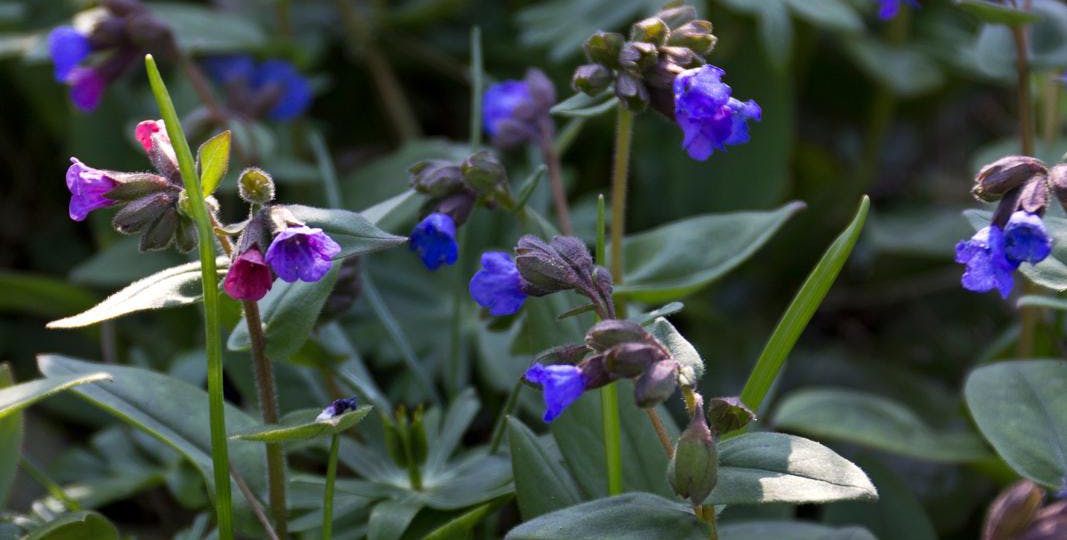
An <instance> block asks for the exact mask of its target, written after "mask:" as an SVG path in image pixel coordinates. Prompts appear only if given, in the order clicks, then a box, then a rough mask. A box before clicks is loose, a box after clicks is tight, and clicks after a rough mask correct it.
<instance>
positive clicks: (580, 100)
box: [549, 90, 619, 118]
mask: <svg viewBox="0 0 1067 540" xmlns="http://www.w3.org/2000/svg"><path fill="white" fill-rule="evenodd" d="M618 102H619V98H617V97H615V94H613V93H612V92H611V91H610V90H606V91H604V92H602V93H601V94H599V95H597V96H590V95H588V94H585V93H582V92H578V93H577V94H574V95H573V96H571V97H569V98H567V99H565V100H563V101H561V102H559V103H557V104H556V105H554V106H553V107H552V109H551V110H550V111H549V112H551V113H552V114H557V115H559V116H564V117H567V118H592V117H594V116H600V115H602V114H604V113H606V112H608V111H611V110H614V109H615V105H616V104H617V103H618Z"/></svg>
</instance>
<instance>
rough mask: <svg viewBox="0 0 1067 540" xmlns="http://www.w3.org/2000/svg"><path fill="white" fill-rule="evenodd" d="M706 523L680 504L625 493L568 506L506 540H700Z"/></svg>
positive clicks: (524, 526) (517, 530)
mask: <svg viewBox="0 0 1067 540" xmlns="http://www.w3.org/2000/svg"><path fill="white" fill-rule="evenodd" d="M707 537H708V526H707V524H705V523H704V522H702V521H700V520H699V519H697V517H696V516H695V515H693V510H692V509H691V508H689V507H687V506H686V505H683V504H681V503H678V502H675V501H672V500H669V499H665V498H663V497H660V496H658V495H653V494H651V493H642V492H637V493H626V494H623V495H616V496H614V497H608V498H603V499H596V500H593V501H589V502H587V503H583V504H579V505H577V506H569V507H567V508H564V509H562V510H557V511H555V512H552V513H551V514H545V515H542V516H540V517H537V518H535V519H532V520H530V521H527V522H526V523H523V524H522V525H519V526H518V527H515V528H514V529H512V530H511V531H509V532H508V534H507V536H506V537H505V538H506V539H507V540H549V539H552V540H556V539H559V538H568V539H570V540H594V539H602V538H611V539H613V540H646V539H649V538H670V539H676V540H698V539H699V540H703V539H705V538H707Z"/></svg>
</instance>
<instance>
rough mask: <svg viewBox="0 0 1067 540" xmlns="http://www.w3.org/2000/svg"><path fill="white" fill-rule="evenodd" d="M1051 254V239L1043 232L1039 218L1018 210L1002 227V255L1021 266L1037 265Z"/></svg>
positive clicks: (1043, 227) (1042, 224) (1043, 226)
mask: <svg viewBox="0 0 1067 540" xmlns="http://www.w3.org/2000/svg"><path fill="white" fill-rule="evenodd" d="M1049 253H1052V239H1051V238H1049V236H1048V232H1046V231H1045V224H1044V223H1043V222H1042V221H1041V216H1038V215H1035V214H1031V213H1029V212H1025V211H1023V210H1018V211H1016V212H1015V213H1013V214H1012V215H1011V218H1010V219H1009V220H1008V224H1007V225H1005V226H1004V255H1005V256H1007V258H1008V260H1009V261H1011V262H1013V263H1015V264H1021V263H1023V262H1028V263H1030V264H1037V263H1039V262H1041V261H1043V260H1045V257H1048V256H1049Z"/></svg>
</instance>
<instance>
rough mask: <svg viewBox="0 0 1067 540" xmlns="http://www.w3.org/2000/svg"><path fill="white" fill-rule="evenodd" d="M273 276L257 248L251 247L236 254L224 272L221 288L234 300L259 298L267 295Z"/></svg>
mask: <svg viewBox="0 0 1067 540" xmlns="http://www.w3.org/2000/svg"><path fill="white" fill-rule="evenodd" d="M273 281H274V276H273V275H271V273H270V267H269V266H267V263H266V262H265V261H264V260H263V254H262V253H260V252H259V248H257V247H252V248H249V249H247V250H245V252H244V253H242V254H240V255H238V256H237V259H235V260H234V261H233V263H232V264H230V270H229V271H228V272H226V279H224V280H223V281H222V289H223V290H224V291H226V294H228V295H230V298H233V299H235V300H259V299H260V298H263V297H264V296H266V295H267V291H269V290H270V286H271V284H272V282H273Z"/></svg>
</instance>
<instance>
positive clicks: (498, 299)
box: [470, 251, 526, 315]
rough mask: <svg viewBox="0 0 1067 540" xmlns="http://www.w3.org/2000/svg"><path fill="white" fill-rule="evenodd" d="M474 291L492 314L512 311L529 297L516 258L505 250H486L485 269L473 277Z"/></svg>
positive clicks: (477, 300)
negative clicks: (512, 257) (524, 290)
mask: <svg viewBox="0 0 1067 540" xmlns="http://www.w3.org/2000/svg"><path fill="white" fill-rule="evenodd" d="M470 293H471V298H474V301H475V302H478V305H480V306H482V307H484V308H489V314H490V315H511V314H512V313H515V312H516V311H518V310H519V308H520V307H522V303H523V302H524V301H525V300H526V293H524V292H522V278H521V277H519V271H518V269H517V268H515V262H514V261H512V260H511V256H510V255H508V254H507V253H504V252H503V251H487V252H485V253H483V254H482V269H481V270H478V272H477V273H476V274H474V277H472V278H471V283H470Z"/></svg>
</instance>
